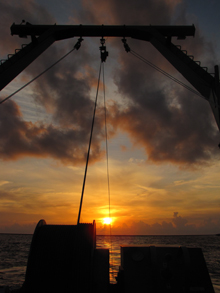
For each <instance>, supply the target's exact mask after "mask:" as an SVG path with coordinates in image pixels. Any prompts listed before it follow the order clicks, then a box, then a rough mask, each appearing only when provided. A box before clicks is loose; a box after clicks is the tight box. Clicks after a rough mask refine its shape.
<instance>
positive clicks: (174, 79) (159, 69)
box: [130, 50, 206, 100]
mask: <svg viewBox="0 0 220 293" xmlns="http://www.w3.org/2000/svg"><path fill="white" fill-rule="evenodd" d="M130 52H131V54H132V55H133V56H135V57H137V58H138V59H139V60H141V61H143V62H144V63H146V64H148V65H149V66H151V67H152V68H154V69H156V70H157V71H159V72H160V73H162V74H163V75H165V76H167V77H168V78H170V79H171V80H173V81H175V82H176V83H178V84H180V85H181V86H183V87H184V88H186V89H187V90H189V91H191V92H192V93H194V94H195V95H197V96H199V97H201V98H203V99H205V98H204V97H203V96H202V95H200V94H199V93H198V92H197V91H196V90H194V89H193V88H191V87H189V86H188V85H186V84H185V83H183V82H182V81H180V80H178V79H177V78H175V77H174V76H172V75H170V74H169V73H167V72H166V71H164V70H163V69H161V68H159V67H158V66H156V65H155V64H153V63H151V62H150V61H149V60H147V59H145V58H144V57H142V56H141V55H139V54H138V53H136V52H134V51H133V50H130ZM205 100H206V99H205Z"/></svg>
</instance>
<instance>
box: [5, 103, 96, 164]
mask: <svg viewBox="0 0 220 293" xmlns="http://www.w3.org/2000/svg"><path fill="white" fill-rule="evenodd" d="M0 137H1V141H0V156H1V158H2V159H3V160H13V159H18V158H21V157H24V156H36V157H52V158H55V159H58V160H61V161H62V162H63V163H70V162H72V163H75V164H77V163H84V162H85V159H86V154H87V147H88V140H89V134H88V132H86V131H84V130H81V129H73V128H66V129H63V128H60V127H55V126H52V125H43V124H42V125H38V124H33V123H31V122H26V121H24V120H23V119H22V116H21V113H20V111H19V108H18V106H17V105H16V104H15V103H14V102H13V101H7V103H4V104H2V105H1V107H0ZM100 155H101V149H100V145H99V142H97V141H96V140H94V144H93V152H92V156H91V161H93V160H96V159H97V158H99V157H100Z"/></svg>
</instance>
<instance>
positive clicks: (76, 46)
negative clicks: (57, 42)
mask: <svg viewBox="0 0 220 293" xmlns="http://www.w3.org/2000/svg"><path fill="white" fill-rule="evenodd" d="M82 41H83V39H82V38H79V39H78V42H77V43H76V44H75V46H74V48H73V49H71V50H70V51H69V52H68V53H66V54H65V55H64V56H63V57H61V58H60V59H58V60H57V61H56V62H54V63H53V64H52V65H50V66H49V67H48V68H46V69H45V70H44V71H42V72H41V73H40V74H38V75H37V76H35V77H34V78H33V79H32V80H30V81H29V82H28V83H26V84H25V85H23V86H22V87H20V88H19V89H18V90H16V91H15V92H14V93H12V94H11V95H9V96H8V97H6V98H5V99H3V100H1V101H0V104H2V103H4V102H5V101H7V100H8V99H10V98H11V97H13V96H14V95H15V94H17V93H19V92H20V91H21V90H23V89H24V88H25V87H26V86H28V85H29V84H31V83H32V82H33V81H35V80H36V79H38V78H39V77H40V76H42V75H43V74H44V73H46V72H47V71H48V70H50V69H51V68H52V67H54V66H55V65H56V64H57V63H59V62H60V61H61V60H63V59H64V58H66V57H67V56H68V55H69V54H70V53H72V52H73V51H74V50H79V48H80V46H81V42H82Z"/></svg>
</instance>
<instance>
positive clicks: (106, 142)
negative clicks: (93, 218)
mask: <svg viewBox="0 0 220 293" xmlns="http://www.w3.org/2000/svg"><path fill="white" fill-rule="evenodd" d="M102 72H103V95H104V116H105V148H106V162H107V184H108V199H109V219H111V208H110V180H109V163H108V132H107V110H106V99H105V73H104V63H103V70H102ZM110 226H111V225H110Z"/></svg>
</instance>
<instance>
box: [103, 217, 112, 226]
mask: <svg viewBox="0 0 220 293" xmlns="http://www.w3.org/2000/svg"><path fill="white" fill-rule="evenodd" d="M102 222H103V224H104V225H110V224H111V223H112V219H111V218H103V219H102Z"/></svg>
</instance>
